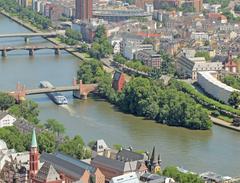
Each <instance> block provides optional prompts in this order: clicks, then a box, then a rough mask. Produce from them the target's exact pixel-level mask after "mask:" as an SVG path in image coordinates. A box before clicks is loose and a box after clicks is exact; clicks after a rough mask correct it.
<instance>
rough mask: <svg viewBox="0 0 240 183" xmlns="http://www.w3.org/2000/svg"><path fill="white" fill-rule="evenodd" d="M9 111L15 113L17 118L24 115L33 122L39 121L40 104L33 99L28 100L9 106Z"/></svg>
mask: <svg viewBox="0 0 240 183" xmlns="http://www.w3.org/2000/svg"><path fill="white" fill-rule="evenodd" d="M9 113H10V114H13V115H14V116H16V117H17V118H20V117H22V118H24V119H26V120H28V121H29V122H32V123H35V124H38V123H39V120H38V115H39V110H38V104H37V103H35V102H33V101H31V100H26V101H23V102H21V103H20V104H16V105H13V106H12V107H10V108H9Z"/></svg>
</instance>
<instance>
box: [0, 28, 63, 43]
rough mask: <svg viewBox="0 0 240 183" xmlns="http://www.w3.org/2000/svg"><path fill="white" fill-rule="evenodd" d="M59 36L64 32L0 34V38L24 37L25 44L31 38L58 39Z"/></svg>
mask: <svg viewBox="0 0 240 183" xmlns="http://www.w3.org/2000/svg"><path fill="white" fill-rule="evenodd" d="M58 35H64V32H60V31H58V32H37V33H35V32H27V33H12V34H0V38H15V37H23V38H24V40H25V42H29V38H31V37H43V38H50V37H57V36H58Z"/></svg>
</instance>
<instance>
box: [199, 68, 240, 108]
mask: <svg viewBox="0 0 240 183" xmlns="http://www.w3.org/2000/svg"><path fill="white" fill-rule="evenodd" d="M216 75H217V73H216V72H210V71H209V72H207V71H205V72H199V73H198V77H197V78H198V79H197V82H198V84H199V85H200V86H201V87H202V88H203V89H204V91H205V92H206V93H208V94H210V95H211V96H213V97H214V98H215V99H217V100H219V101H222V102H224V103H226V104H228V99H229V97H230V95H231V93H232V92H234V91H237V92H240V90H237V89H235V88H232V87H231V86H228V85H226V84H224V83H222V82H221V81H219V80H218V79H217V77H216Z"/></svg>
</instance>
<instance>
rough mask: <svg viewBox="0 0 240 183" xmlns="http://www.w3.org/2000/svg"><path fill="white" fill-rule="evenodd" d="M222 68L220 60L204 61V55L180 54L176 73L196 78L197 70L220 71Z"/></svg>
mask: <svg viewBox="0 0 240 183" xmlns="http://www.w3.org/2000/svg"><path fill="white" fill-rule="evenodd" d="M222 68H223V64H222V62H206V60H205V58H204V57H192V58H189V57H186V56H184V55H182V56H180V57H179V58H178V60H177V72H178V74H180V75H182V76H184V77H188V78H191V79H193V80H197V76H198V75H197V73H198V72H199V71H221V70H222Z"/></svg>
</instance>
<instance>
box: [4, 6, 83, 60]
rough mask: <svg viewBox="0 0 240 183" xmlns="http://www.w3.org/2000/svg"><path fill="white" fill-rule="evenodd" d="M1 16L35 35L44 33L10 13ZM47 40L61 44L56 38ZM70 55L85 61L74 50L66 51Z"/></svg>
mask: <svg viewBox="0 0 240 183" xmlns="http://www.w3.org/2000/svg"><path fill="white" fill-rule="evenodd" d="M0 14H2V15H4V16H6V17H8V18H9V19H11V20H13V21H14V22H16V23H18V24H19V25H21V26H23V27H25V28H26V29H28V30H30V31H32V32H35V33H42V32H43V31H42V30H39V29H37V28H36V27H34V26H33V25H31V24H30V23H28V22H25V21H23V20H21V19H19V18H17V17H14V16H11V15H10V14H9V13H7V12H6V11H4V10H1V11H0ZM45 39H46V40H48V41H49V42H51V43H53V44H54V45H59V44H61V43H59V42H58V41H57V40H56V39H55V38H45ZM65 50H66V51H67V52H68V53H70V54H72V55H73V56H75V57H77V58H79V59H80V60H83V59H84V58H83V57H82V55H81V53H79V52H77V51H76V50H74V49H65Z"/></svg>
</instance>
